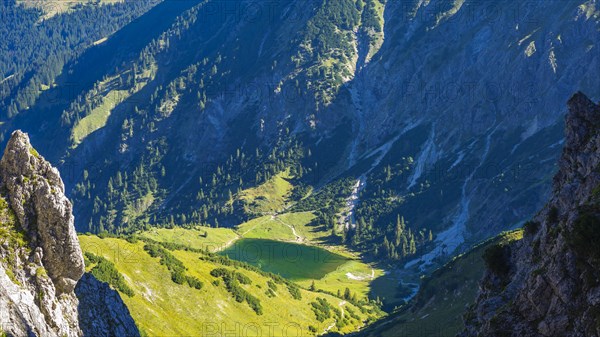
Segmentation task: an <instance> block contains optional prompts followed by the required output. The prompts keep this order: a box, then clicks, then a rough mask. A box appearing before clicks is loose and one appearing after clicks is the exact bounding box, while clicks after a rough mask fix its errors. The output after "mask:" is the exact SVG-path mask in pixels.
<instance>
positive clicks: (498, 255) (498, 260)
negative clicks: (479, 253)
mask: <svg viewBox="0 0 600 337" xmlns="http://www.w3.org/2000/svg"><path fill="white" fill-rule="evenodd" d="M507 250H508V248H507V247H506V246H503V245H500V244H495V245H492V246H490V247H489V248H488V249H486V250H485V252H484V253H483V260H484V261H485V265H486V266H487V268H488V269H489V270H490V271H492V272H493V273H494V274H496V275H498V276H506V275H507V274H508V272H509V271H510V265H509V263H508V252H507Z"/></svg>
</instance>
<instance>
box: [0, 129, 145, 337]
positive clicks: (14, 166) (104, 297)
mask: <svg viewBox="0 0 600 337" xmlns="http://www.w3.org/2000/svg"><path fill="white" fill-rule="evenodd" d="M0 184H1V185H0V186H1V188H0V228H1V229H2V233H3V235H2V236H0V329H1V330H0V331H4V332H6V333H7V334H8V335H9V336H15V337H20V336H40V337H65V336H66V337H79V336H93V337H99V336H111V337H112V336H139V332H138V330H137V327H136V325H135V323H134V321H133V319H132V318H131V316H130V314H129V311H128V309H127V307H126V306H125V305H124V303H123V301H122V300H121V298H120V296H119V294H118V293H117V292H116V291H114V290H112V289H111V288H110V287H109V286H108V285H107V284H105V283H101V282H99V281H98V280H96V279H95V278H94V277H93V276H91V275H86V276H85V277H84V278H83V279H81V277H82V275H83V273H84V270H85V269H84V261H83V254H82V252H81V248H80V246H79V241H78V239H77V235H76V232H75V229H74V226H73V222H74V220H73V214H72V212H71V209H72V208H71V203H70V202H69V200H68V199H67V198H66V197H65V195H64V185H63V182H62V180H61V178H60V175H59V173H58V171H57V170H56V169H55V168H53V167H52V166H50V164H49V163H48V162H46V161H45V160H44V159H43V158H42V157H41V156H40V155H39V154H38V153H37V152H36V151H35V150H34V149H33V148H32V147H31V144H30V143H29V138H28V137H27V135H26V134H24V133H22V132H20V131H16V132H14V133H13V135H12V138H11V139H10V141H9V142H8V145H7V148H6V151H5V153H4V157H3V158H2V160H0ZM80 279H81V280H80ZM78 282H79V283H78ZM77 284H78V287H77V289H76V290H77V291H74V290H75V286H76V285H77ZM76 293H77V295H76ZM78 296H80V297H81V300H80V299H78Z"/></svg>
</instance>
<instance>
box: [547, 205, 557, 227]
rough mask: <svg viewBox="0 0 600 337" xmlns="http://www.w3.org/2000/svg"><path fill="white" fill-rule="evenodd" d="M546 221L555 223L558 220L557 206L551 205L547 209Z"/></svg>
mask: <svg viewBox="0 0 600 337" xmlns="http://www.w3.org/2000/svg"><path fill="white" fill-rule="evenodd" d="M547 220H548V223H549V224H552V225H555V224H556V223H557V222H558V208H556V207H555V206H552V207H551V208H550V210H549V211H548V218H547Z"/></svg>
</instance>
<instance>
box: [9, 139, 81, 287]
mask: <svg viewBox="0 0 600 337" xmlns="http://www.w3.org/2000/svg"><path fill="white" fill-rule="evenodd" d="M0 181H1V182H2V185H3V187H4V188H5V189H6V191H7V193H8V197H9V199H10V206H11V208H12V210H13V211H14V212H15V214H16V216H17V219H18V220H19V224H20V225H21V227H22V228H23V230H25V231H26V232H27V234H29V236H30V238H31V243H32V245H33V246H35V247H39V248H41V250H37V251H36V254H40V255H41V260H42V262H43V264H44V267H45V268H46V270H47V271H48V276H50V278H51V279H52V281H53V282H54V285H55V287H56V290H57V294H58V295H60V294H61V293H69V292H72V291H73V289H75V285H76V284H77V281H78V280H79V279H80V278H81V275H83V272H84V262H83V254H82V252H81V247H80V246H79V240H78V239H77V234H76V232H75V226H74V219H73V213H72V209H73V207H72V205H71V202H70V201H69V200H68V199H67V197H66V196H65V194H64V193H65V186H64V184H63V182H62V180H61V178H60V174H59V173H58V170H57V169H56V168H54V167H52V166H51V165H50V163H48V162H47V161H45V160H44V159H43V158H42V157H41V156H40V155H39V154H38V153H37V152H36V151H35V149H33V147H32V146H31V144H30V143H29V138H28V137H27V135H25V134H24V133H23V132H21V131H15V132H14V133H13V135H12V137H11V139H10V140H9V142H8V145H7V147H6V150H5V152H4V156H3V157H2V160H1V161H0Z"/></svg>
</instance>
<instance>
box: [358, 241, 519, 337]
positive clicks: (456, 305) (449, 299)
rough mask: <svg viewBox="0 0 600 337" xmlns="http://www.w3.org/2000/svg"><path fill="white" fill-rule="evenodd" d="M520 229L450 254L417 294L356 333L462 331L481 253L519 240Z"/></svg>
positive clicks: (383, 336)
mask: <svg viewBox="0 0 600 337" xmlns="http://www.w3.org/2000/svg"><path fill="white" fill-rule="evenodd" d="M522 237H523V232H522V230H517V231H512V232H507V233H503V234H501V235H500V236H498V237H496V238H494V239H491V240H488V241H486V242H484V243H482V244H480V245H478V246H476V247H475V248H473V249H472V250H471V251H469V252H467V253H465V254H463V255H460V256H458V257H456V258H454V259H453V260H452V261H450V262H449V263H447V264H446V265H445V266H444V267H442V268H440V269H438V270H437V271H435V272H434V273H433V274H432V275H431V276H429V277H427V278H426V279H424V280H423V282H422V285H421V288H420V290H419V292H418V294H417V296H416V297H415V298H414V299H413V300H412V301H411V302H409V303H408V304H407V305H405V306H404V307H402V308H400V309H399V310H398V311H397V312H395V313H394V314H392V315H391V316H390V317H388V318H385V319H383V320H382V321H381V322H378V323H376V324H374V325H373V326H370V327H368V328H367V329H365V330H364V331H362V332H360V333H359V334H358V335H359V336H370V337H371V336H372V337H397V336H455V335H456V334H457V333H458V332H460V331H462V329H463V328H464V325H463V318H462V316H463V314H464V313H465V311H466V310H467V308H468V307H469V306H470V305H471V304H472V303H474V302H475V298H476V296H477V291H478V289H479V287H478V284H479V280H480V279H481V278H482V277H483V273H484V271H485V263H484V261H483V259H482V254H483V253H484V252H485V250H486V249H487V248H488V247H490V246H491V245H494V244H497V243H503V242H511V241H515V240H520V239H522Z"/></svg>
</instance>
